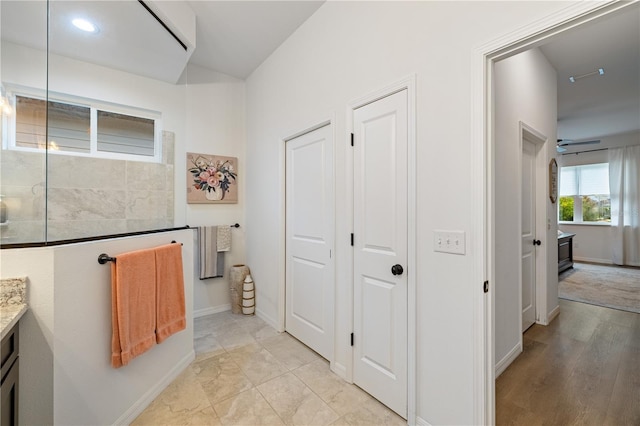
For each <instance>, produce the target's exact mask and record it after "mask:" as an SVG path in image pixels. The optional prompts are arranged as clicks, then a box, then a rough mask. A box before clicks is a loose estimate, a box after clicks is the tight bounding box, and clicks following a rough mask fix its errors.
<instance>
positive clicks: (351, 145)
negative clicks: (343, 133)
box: [351, 133, 354, 146]
mask: <svg viewBox="0 0 640 426" xmlns="http://www.w3.org/2000/svg"><path fill="white" fill-rule="evenodd" d="M353 138H354V136H353V133H351V146H353Z"/></svg>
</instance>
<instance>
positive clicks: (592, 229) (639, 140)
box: [558, 131, 640, 263]
mask: <svg viewBox="0 0 640 426" xmlns="http://www.w3.org/2000/svg"><path fill="white" fill-rule="evenodd" d="M597 139H600V143H599V144H597V145H587V146H582V147H580V149H579V150H584V151H589V150H599V149H603V148H614V147H621V146H631V145H638V144H640V132H638V131H635V132H629V133H620V134H615V135H609V136H603V137H599V138H597ZM558 160H559V161H558V164H559V165H560V167H562V166H578V165H583V164H597V163H607V162H609V157H608V153H607V151H606V150H605V151H594V152H583V153H580V154H577V155H576V154H564V155H559V156H558ZM558 227H559V229H560V230H562V231H564V232H571V233H574V234H576V236H575V237H573V258H574V260H583V261H587V262H598V263H613V262H612V260H611V228H610V227H609V226H607V225H570V224H567V223H561V224H559V225H558Z"/></svg>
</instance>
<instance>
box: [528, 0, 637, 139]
mask: <svg viewBox="0 0 640 426" xmlns="http://www.w3.org/2000/svg"><path fill="white" fill-rule="evenodd" d="M540 50H541V51H542V53H543V54H544V55H545V56H546V58H547V59H548V60H549V62H550V63H551V65H552V66H553V67H554V68H555V69H556V71H557V74H558V138H560V139H573V140H584V139H597V138H601V137H604V136H608V135H613V134H619V133H626V132H630V131H634V130H639V129H640V7H638V6H637V5H636V6H634V7H628V8H626V9H625V11H624V12H623V13H618V14H616V15H615V16H612V17H610V18H607V19H602V20H598V21H597V22H595V23H593V22H592V23H590V24H586V25H583V26H581V27H579V28H578V29H574V30H571V31H569V32H568V33H566V34H564V35H562V36H560V37H559V38H557V39H554V40H553V41H551V42H550V43H548V44H546V45H543V46H541V47H540ZM599 68H603V69H604V75H602V76H600V75H594V76H590V77H585V78H582V79H577V80H576V82H575V83H571V82H570V81H569V77H570V76H580V75H584V74H588V73H592V72H595V71H597V70H598V69H599ZM581 149H586V148H585V147H584V146H581Z"/></svg>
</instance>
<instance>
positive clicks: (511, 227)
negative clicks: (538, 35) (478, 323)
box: [494, 49, 558, 370]
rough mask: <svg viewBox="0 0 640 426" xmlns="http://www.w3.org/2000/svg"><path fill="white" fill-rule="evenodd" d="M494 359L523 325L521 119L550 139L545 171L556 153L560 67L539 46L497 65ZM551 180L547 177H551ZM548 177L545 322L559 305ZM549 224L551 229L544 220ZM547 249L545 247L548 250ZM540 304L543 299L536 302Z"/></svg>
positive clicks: (502, 359) (503, 354) (501, 358)
mask: <svg viewBox="0 0 640 426" xmlns="http://www.w3.org/2000/svg"><path fill="white" fill-rule="evenodd" d="M494 81H495V117H496V118H495V135H496V137H495V144H496V145H495V212H496V217H495V221H496V227H495V229H496V239H495V246H496V249H495V264H496V266H495V268H496V282H495V286H494V288H495V305H494V306H495V317H494V319H495V322H494V323H495V362H496V365H497V366H498V367H499V369H500V370H502V369H504V368H506V366H507V365H508V364H509V363H510V362H511V361H512V360H513V355H515V354H518V353H519V350H521V347H520V341H521V338H522V337H521V336H522V330H521V329H520V317H521V316H522V301H521V293H520V289H519V286H520V282H521V277H520V274H521V272H520V271H521V267H520V265H521V254H520V245H521V242H520V240H521V236H520V221H521V215H520V214H519V212H520V206H519V205H518V204H519V203H520V200H521V190H522V189H521V172H520V164H521V160H520V157H521V156H522V147H521V142H520V141H521V136H520V122H523V123H525V124H526V125H528V126H530V127H531V128H533V129H535V130H536V131H537V132H539V133H541V134H543V135H544V136H546V138H547V142H546V143H545V144H544V147H543V148H542V149H543V152H542V154H541V155H542V159H543V160H544V161H543V170H542V173H543V174H545V176H546V175H547V174H548V173H547V168H546V167H544V166H545V165H547V164H548V163H549V161H550V160H551V158H553V157H555V152H556V143H555V141H556V120H557V84H556V72H555V70H554V69H553V67H552V66H551V65H550V64H549V62H548V61H547V59H546V58H545V57H544V55H543V54H542V53H541V52H540V50H539V49H531V50H528V51H526V52H523V53H521V54H519V55H516V56H512V57H510V58H508V59H505V60H503V61H500V62H497V63H496V64H495V74H494ZM547 179H548V177H547ZM547 179H545V181H544V185H543V194H542V197H544V199H545V206H546V212H545V214H546V217H543V218H542V221H540V220H537V222H538V227H537V238H538V239H540V240H542V241H543V244H542V246H541V248H542V249H543V250H537V256H538V257H540V256H542V264H543V265H544V264H546V265H547V266H546V271H544V273H543V274H542V275H543V276H542V277H541V276H538V277H537V280H538V282H539V283H541V282H542V283H544V282H545V281H546V284H547V288H546V292H547V298H546V300H545V301H544V302H543V305H542V306H538V310H542V314H541V315H540V316H539V317H540V319H542V321H543V322H544V321H546V317H547V315H548V314H549V313H551V311H552V310H553V309H555V308H556V307H557V306H558V273H557V270H558V254H557V253H558V251H557V238H556V225H555V224H556V217H557V216H556V213H555V211H556V210H555V209H556V205H555V204H552V203H551V202H550V201H549V198H548V190H547V187H548V180H547ZM538 197H539V198H540V196H538ZM547 219H548V223H549V224H550V227H549V229H545V228H546V226H544V225H543V226H542V229H540V228H541V227H540V226H539V225H540V222H542V224H546V223H547ZM544 249H546V250H544ZM543 269H545V268H544V267H543ZM538 304H540V301H538Z"/></svg>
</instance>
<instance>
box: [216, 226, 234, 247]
mask: <svg viewBox="0 0 640 426" xmlns="http://www.w3.org/2000/svg"><path fill="white" fill-rule="evenodd" d="M218 251H219V252H221V251H231V227H230V226H218Z"/></svg>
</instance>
